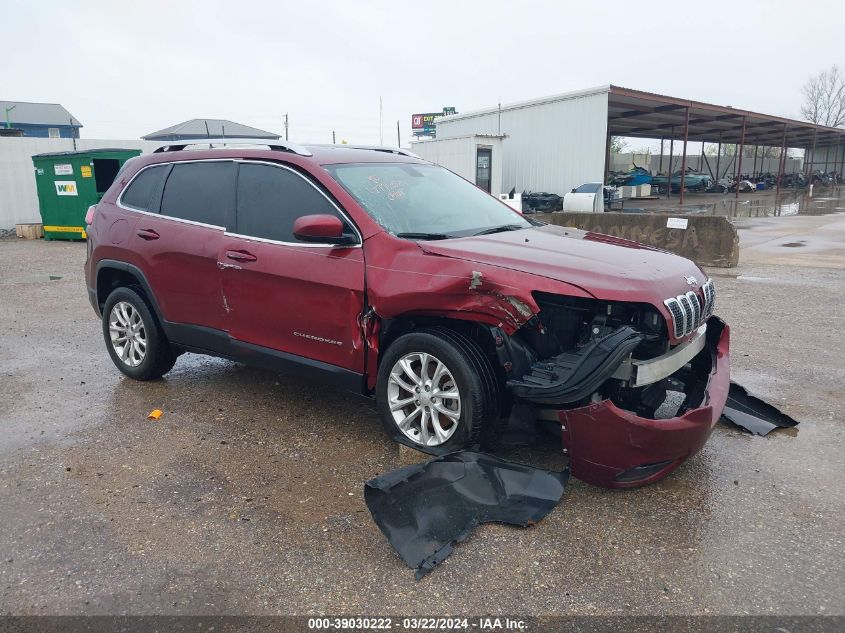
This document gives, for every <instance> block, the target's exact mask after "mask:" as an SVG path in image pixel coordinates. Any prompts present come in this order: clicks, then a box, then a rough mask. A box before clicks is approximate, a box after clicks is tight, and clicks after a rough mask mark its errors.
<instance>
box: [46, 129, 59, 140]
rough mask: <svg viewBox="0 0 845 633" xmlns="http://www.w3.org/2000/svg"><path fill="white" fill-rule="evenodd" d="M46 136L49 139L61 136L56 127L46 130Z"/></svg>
mask: <svg viewBox="0 0 845 633" xmlns="http://www.w3.org/2000/svg"><path fill="white" fill-rule="evenodd" d="M47 134H48V135H49V137H50V138H59V137H60V136H61V134H59V128H57V127H51V128H47Z"/></svg>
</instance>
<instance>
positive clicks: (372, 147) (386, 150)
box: [314, 143, 421, 158]
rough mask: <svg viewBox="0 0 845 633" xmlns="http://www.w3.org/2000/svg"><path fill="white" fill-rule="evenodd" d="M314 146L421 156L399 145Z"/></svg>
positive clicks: (414, 156)
mask: <svg viewBox="0 0 845 633" xmlns="http://www.w3.org/2000/svg"><path fill="white" fill-rule="evenodd" d="M314 147H336V148H341V149H343V148H346V149H367V150H370V151H373V152H384V153H385V154H398V155H399V156H410V157H411V158H421V157H420V156H418V155H417V154H414V152H412V151H410V150H407V149H402V148H401V147H390V146H389V145H347V144H346V143H341V144H340V145H314Z"/></svg>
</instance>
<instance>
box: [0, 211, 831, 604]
mask: <svg viewBox="0 0 845 633" xmlns="http://www.w3.org/2000/svg"><path fill="white" fill-rule="evenodd" d="M746 226H747V227H748V228H747V229H743V230H742V231H741V236H742V241H743V244H747V245H748V246H747V248H744V249H743V256H742V259H741V266H740V268H738V269H732V270H724V269H723V270H712V271H710V272H711V274H713V275H714V277H716V282H717V287H718V289H719V307H718V313H719V314H720V315H721V316H722V317H723V318H724V319H725V320H726V321H728V323H730V325H731V328H732V348H733V349H732V362H733V375H734V377H735V379H736V380H737V381H739V382H741V383H743V384H744V385H746V386H747V387H748V388H749V389H750V390H752V391H753V392H755V393H756V394H757V395H760V396H762V397H764V398H766V399H768V400H769V401H770V402H773V403H775V404H777V405H779V406H781V407H782V408H783V409H784V410H785V411H786V412H787V413H789V414H791V415H792V416H794V417H795V418H797V419H799V420H801V425H800V426H799V427H798V428H797V429H796V430H779V431H776V432H774V433H772V434H771V435H770V436H768V437H765V438H762V437H755V436H750V435H747V434H745V433H743V432H740V431H739V430H736V429H735V428H732V427H730V426H727V425H719V426H718V427H717V428H716V431H715V433H714V434H713V437H712V439H711V440H710V442H709V443H708V444H707V445H706V447H705V448H704V450H703V451H702V452H701V453H700V454H698V455H697V456H695V457H694V458H693V459H691V460H690V461H689V462H688V463H687V464H686V465H684V466H683V467H682V468H680V469H679V470H678V471H677V472H676V473H675V474H673V475H671V476H670V477H669V478H668V479H667V480H665V481H663V482H661V483H659V484H656V485H653V486H650V487H647V488H644V489H639V490H634V491H609V490H603V489H599V488H594V487H591V486H589V485H587V484H584V483H581V482H579V481H577V480H572V483H571V485H570V488H569V490H568V491H567V493H566V495H565V497H564V499H563V501H562V502H561V504H560V505H559V507H558V508H556V509H555V510H554V511H553V512H552V513H551V514H550V515H549V516H548V517H547V518H546V519H544V520H543V521H542V522H540V523H539V524H538V525H536V526H534V527H531V528H529V529H518V528H513V527H507V526H498V525H486V526H482V527H480V528H479V529H477V530H476V531H475V532H474V533H473V535H472V536H471V537H470V538H469V540H468V541H466V542H465V543H463V544H462V545H460V546H458V547H457V548H456V551H455V553H454V554H453V555H452V556H451V557H450V558H449V559H448V560H447V561H446V562H445V563H444V564H443V565H442V566H441V567H439V568H438V569H436V570H435V571H434V572H433V573H431V574H430V575H429V576H427V577H426V578H425V579H423V580H422V581H421V582H419V583H417V582H415V581H414V576H413V572H412V571H411V570H410V569H408V568H407V567H405V565H404V564H403V563H402V561H401V560H400V559H399V558H398V557H397V556H396V555H395V554H394V552H393V551H392V549H391V548H390V546H389V545H388V544H387V542H386V540H385V539H384V537H383V536H382V534H381V533H380V532H379V531H378V529H377V527H376V526H375V524H374V523H373V522H372V521H371V519H370V516H369V513H368V512H367V509H366V507H365V505H364V502H363V495H362V492H363V483H364V481H365V480H367V479H368V478H370V477H373V476H375V475H377V474H380V473H384V472H386V471H388V470H391V469H393V468H396V467H398V466H400V465H402V464H403V462H404V461H405V460H407V459H409V457H408V455H407V453H405V452H403V453H401V454H400V452H399V451H398V449H397V447H396V445H394V444H392V443H391V442H390V441H389V440H387V439H386V438H385V437H384V436H383V434H382V431H381V429H380V426H379V424H378V421H377V420H376V416H375V413H374V410H373V408H372V406H371V404H370V403H368V402H367V401H365V400H362V399H359V398H356V397H355V396H352V395H349V394H346V393H342V392H339V391H335V390H332V389H330V388H327V387H325V386H323V385H319V384H313V383H308V382H305V381H303V380H301V379H299V378H297V377H296V376H283V375H275V374H271V373H267V372H262V371H259V370H255V369H251V368H248V367H245V366H242V365H238V364H235V363H231V362H227V361H223V360H217V359H210V358H204V357H199V356H193V355H185V356H183V357H182V358H180V359H179V361H178V362H177V364H176V367H175V368H174V370H173V371H172V372H171V373H170V374H169V375H168V376H167V377H166V379H164V380H161V381H157V382H152V383H138V382H133V381H131V380H128V379H125V378H123V377H122V375H121V374H120V373H119V372H118V371H117V370H116V369H115V368H114V367H113V365H112V364H111V361H110V360H109V358H108V356H107V354H106V352H105V349H104V344H103V340H102V335H101V330H100V325H99V322H98V321H97V319H96V318H95V315H94V314H93V312H92V310H91V308H90V306H89V305H88V302H87V298H86V294H85V288H84V281H83V278H82V263H83V260H84V258H85V245H84V244H80V243H62V242H45V241H37V242H34V241H32V242H31V241H21V240H14V239H5V240H0V397H2V408H0V426H2V430H3V432H2V436H0V508H2V511H0V534H2V535H3V537H2V552H0V556H2V558H0V613H9V614H57V613H62V614H82V613H85V614H111V613H130V614H162V613H178V614H199V613H202V614H222V613H250V614H326V613H330V614H344V613H345V614H359V615H364V614H366V615H373V614H403V615H415V614H418V615H419V614H424V615H433V614H440V615H446V614H479V613H494V614H522V615H552V614H585V615H590V614H622V613H634V614H702V613H710V614H763V613H766V614H819V613H824V614H845V602H843V600H842V596H843V595H845V565H843V556H842V552H843V551H845V527H844V526H845V524H843V516H845V468H843V463H844V462H843V455H845V422H843V416H842V410H843V407H845V389H843V385H845V343H843V336H842V334H843V329H844V328H843V326H845V310H843V304H845V299H843V297H845V246H843V245H845V216H843V215H841V214H840V215H828V216H816V217H793V218H768V219H759V220H752V221H749V222H748V223H747V225H746ZM796 236H798V237H796ZM801 240H804V244H803V246H801V247H786V246H782V245H781V244H785V243H796V242H800V241H801ZM155 408H160V409H162V410H163V411H164V415H163V416H162V418H161V419H160V420H158V421H155V422H153V421H149V420H147V419H146V415H147V413H148V412H149V411H150V410H152V409H155ZM509 455H510V456H511V457H514V458H517V459H521V460H526V461H531V462H533V463H537V464H540V465H543V466H546V467H561V466H562V465H563V464H564V458H563V456H562V455H561V454H560V453H559V451H558V450H557V449H556V448H555V447H553V446H549V447H547V448H541V449H536V450H531V451H526V450H525V449H522V450H520V451H514V452H512V453H510V454H509Z"/></svg>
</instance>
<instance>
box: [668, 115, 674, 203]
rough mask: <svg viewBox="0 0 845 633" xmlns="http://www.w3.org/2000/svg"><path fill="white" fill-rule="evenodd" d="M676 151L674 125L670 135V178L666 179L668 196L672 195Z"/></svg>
mask: <svg viewBox="0 0 845 633" xmlns="http://www.w3.org/2000/svg"><path fill="white" fill-rule="evenodd" d="M674 151H675V126H674V125H673V126H672V136H670V137H669V178H668V179H667V180H666V197H667V198H668V197H669V196H671V195H672V156H673V153H674Z"/></svg>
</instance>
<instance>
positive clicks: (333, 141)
mask: <svg viewBox="0 0 845 633" xmlns="http://www.w3.org/2000/svg"><path fill="white" fill-rule="evenodd" d="M335 144H336V143H335V140H334V130H332V145H335Z"/></svg>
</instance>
